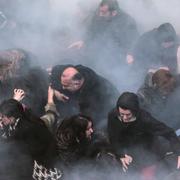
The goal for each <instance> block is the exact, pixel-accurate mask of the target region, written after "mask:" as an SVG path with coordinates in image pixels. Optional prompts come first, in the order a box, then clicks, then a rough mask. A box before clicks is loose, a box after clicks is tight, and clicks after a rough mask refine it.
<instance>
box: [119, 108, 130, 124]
mask: <svg viewBox="0 0 180 180" xmlns="http://www.w3.org/2000/svg"><path fill="white" fill-rule="evenodd" d="M118 110H119V115H120V118H121V120H122V121H123V122H124V123H128V122H131V121H132V117H133V114H132V112H131V111H130V110H129V109H122V108H120V107H119V108H118Z"/></svg>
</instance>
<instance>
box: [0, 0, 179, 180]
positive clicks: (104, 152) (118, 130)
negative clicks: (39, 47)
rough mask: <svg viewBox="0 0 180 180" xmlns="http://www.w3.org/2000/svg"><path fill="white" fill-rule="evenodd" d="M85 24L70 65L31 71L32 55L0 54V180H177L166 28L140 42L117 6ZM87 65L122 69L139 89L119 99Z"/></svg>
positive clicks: (173, 74) (174, 90)
mask: <svg viewBox="0 0 180 180" xmlns="http://www.w3.org/2000/svg"><path fill="white" fill-rule="evenodd" d="M5 12H6V11H5ZM11 13H12V12H11ZM0 19H1V20H0V29H1V30H2V29H4V28H9V27H8V26H7V24H8V23H9V20H8V17H6V15H5V14H4V13H3V12H1V13H0ZM88 21H89V22H88V23H87V24H88V28H86V29H87V31H86V33H85V37H83V39H81V40H79V41H76V42H74V43H72V44H69V47H68V49H74V50H75V52H76V51H77V54H76V55H75V56H74V57H73V58H77V62H78V64H73V63H72V61H71V59H69V57H68V58H67V59H63V60H62V61H64V62H65V64H64V63H61V62H62V61H61V60H59V62H58V63H57V64H56V65H55V66H53V67H52V68H49V69H48V70H47V69H44V68H43V67H39V66H38V67H37V66H34V65H33V63H32V62H36V58H37V56H36V54H33V53H31V52H29V51H28V50H24V49H21V48H9V49H5V50H4V49H2V50H0V161H1V165H0V179H3V180H16V179H17V180H31V179H34V180H49V179H51V180H59V179H62V180H69V179H74V180H76V178H77V179H87V180H88V179H95V180H102V179H107V180H109V179H130V180H131V179H133V180H139V179H142V180H143V179H144V180H145V179H152V180H159V179H165V178H166V179H174V180H175V179H178V177H180V172H179V170H180V140H179V137H178V135H179V131H178V130H179V129H180V122H179V121H180V113H179V106H180V91H179V84H180V77H179V72H180V48H179V47H180V46H179V39H178V35H177V34H176V31H175V29H174V27H173V26H172V25H171V24H170V23H164V24H161V25H160V26H159V27H157V28H155V29H153V30H150V31H148V32H145V33H144V34H142V35H140V34H139V32H138V28H137V24H136V22H135V20H134V19H133V18H132V17H131V16H130V15H128V14H127V13H125V12H124V11H123V10H121V8H120V7H119V4H118V2H117V1H116V0H102V1H101V3H100V4H99V6H98V8H97V9H96V11H95V13H94V14H93V16H92V18H90V19H88ZM11 25H12V23H11ZM2 32H3V33H1V35H0V37H1V36H3V34H6V35H7V34H8V32H5V31H2ZM11 33H12V32H11ZM5 37H6V36H4V37H3V38H5ZM79 49H81V50H82V51H81V52H82V54H81V56H79V54H78V50H79ZM102 55H103V56H102ZM71 56H72V54H71ZM102 57H103V58H102ZM83 61H86V62H85V63H83V65H82V62H83ZM79 63H80V64H79ZM91 63H92V64H97V65H98V66H99V65H101V64H102V66H103V67H105V68H106V69H108V70H109V71H113V67H114V66H115V65H117V64H118V69H119V70H120V71H121V68H123V67H124V64H126V65H127V66H131V68H132V70H133V71H134V74H135V75H136V73H137V76H139V75H140V76H141V80H142V82H141V84H142V85H141V86H140V87H139V88H138V90H137V92H133V91H132V92H129V90H127V91H124V92H119V90H118V88H117V87H116V83H115V82H113V81H112V80H109V79H108V78H106V77H104V75H102V74H101V73H100V72H98V70H97V69H95V68H93V66H91ZM84 64H86V65H84ZM114 68H115V67H114ZM122 71H124V70H123V69H122ZM117 76H118V74H117ZM128 76H129V74H128V72H127V73H126V74H125V76H124V77H122V76H119V84H120V85H121V78H125V79H126V78H127V77H128ZM127 79H128V78H127ZM143 79H144V80H143ZM127 81H128V80H127ZM127 83H128V82H127ZM172 177H173V178H172Z"/></svg>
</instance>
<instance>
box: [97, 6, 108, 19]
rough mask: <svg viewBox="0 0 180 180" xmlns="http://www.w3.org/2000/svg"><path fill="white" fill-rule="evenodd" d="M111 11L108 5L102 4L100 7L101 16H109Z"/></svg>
mask: <svg viewBox="0 0 180 180" xmlns="http://www.w3.org/2000/svg"><path fill="white" fill-rule="evenodd" d="M110 15H111V12H110V11H109V7H108V5H102V6H100V7H99V16H100V17H109V16H110Z"/></svg>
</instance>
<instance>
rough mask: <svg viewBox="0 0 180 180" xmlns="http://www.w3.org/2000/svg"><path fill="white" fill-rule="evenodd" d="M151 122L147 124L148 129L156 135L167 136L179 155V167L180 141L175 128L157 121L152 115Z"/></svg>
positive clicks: (179, 159) (179, 163) (179, 157)
mask: <svg viewBox="0 0 180 180" xmlns="http://www.w3.org/2000/svg"><path fill="white" fill-rule="evenodd" d="M149 118H150V119H149V122H148V123H147V124H146V125H147V130H149V131H151V133H153V134H154V135H156V136H162V137H164V138H166V139H167V140H168V141H169V143H170V145H171V147H172V150H173V151H174V152H175V153H176V155H177V156H178V158H177V169H179V168H180V141H179V139H178V137H177V135H176V134H175V132H174V130H173V129H172V128H170V127H168V126H166V125H165V124H164V123H162V122H159V121H157V120H156V119H155V118H153V117H152V116H149Z"/></svg>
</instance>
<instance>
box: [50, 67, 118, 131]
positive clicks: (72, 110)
mask: <svg viewBox="0 0 180 180" xmlns="http://www.w3.org/2000/svg"><path fill="white" fill-rule="evenodd" d="M51 87H52V88H53V89H54V90H55V93H54V94H55V96H56V98H55V104H56V108H57V110H58V112H59V113H60V116H61V117H62V118H64V117H67V116H70V115H74V114H77V113H82V114H84V115H87V116H90V117H92V118H93V119H94V125H95V127H99V128H102V127H105V118H106V115H107V111H109V110H110V109H111V108H112V107H113V103H114V102H115V98H116V97H118V91H117V89H116V88H115V87H114V86H113V85H112V84H111V83H110V82H109V81H108V80H106V79H105V78H103V77H102V76H100V75H98V74H96V73H95V72H94V71H93V70H92V69H90V68H88V67H85V66H82V65H77V66H73V65H57V66H55V67H54V68H53V69H52V74H51Z"/></svg>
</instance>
